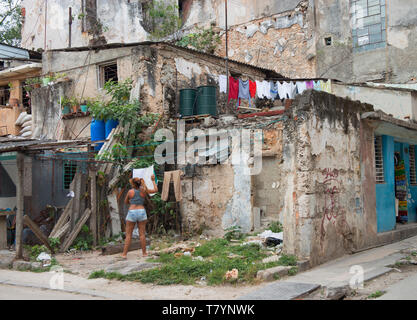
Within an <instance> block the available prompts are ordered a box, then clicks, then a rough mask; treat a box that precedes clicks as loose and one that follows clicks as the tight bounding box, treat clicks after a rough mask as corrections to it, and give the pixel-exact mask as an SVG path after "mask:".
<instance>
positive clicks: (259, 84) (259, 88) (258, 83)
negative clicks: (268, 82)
mask: <svg viewBox="0 0 417 320" xmlns="http://www.w3.org/2000/svg"><path fill="white" fill-rule="evenodd" d="M255 83H256V95H257V96H258V98H259V99H263V98H264V97H265V96H264V91H263V87H262V81H258V80H256V81H255Z"/></svg>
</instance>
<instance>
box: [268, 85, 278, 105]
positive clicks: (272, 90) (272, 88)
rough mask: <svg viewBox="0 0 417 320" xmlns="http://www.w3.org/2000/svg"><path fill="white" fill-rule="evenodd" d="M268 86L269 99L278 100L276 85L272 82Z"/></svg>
mask: <svg viewBox="0 0 417 320" xmlns="http://www.w3.org/2000/svg"><path fill="white" fill-rule="evenodd" d="M269 86H270V93H271V99H272V100H275V99H279V95H278V86H277V84H276V83H275V82H274V81H271V82H270V84H269Z"/></svg>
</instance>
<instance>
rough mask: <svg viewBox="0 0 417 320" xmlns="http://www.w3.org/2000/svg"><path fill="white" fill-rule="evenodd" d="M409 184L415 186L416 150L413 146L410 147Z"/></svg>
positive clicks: (416, 177)
mask: <svg viewBox="0 0 417 320" xmlns="http://www.w3.org/2000/svg"><path fill="white" fill-rule="evenodd" d="M409 150H410V152H409V153H410V184H411V185H412V186H417V176H416V150H415V146H410V148H409Z"/></svg>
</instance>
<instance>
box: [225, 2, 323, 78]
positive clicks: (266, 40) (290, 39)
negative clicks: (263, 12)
mask: <svg viewBox="0 0 417 320" xmlns="http://www.w3.org/2000/svg"><path fill="white" fill-rule="evenodd" d="M298 2H300V1H298ZM298 2H297V4H298ZM302 4H303V6H299V7H297V9H296V10H294V8H295V7H293V8H292V9H291V11H289V12H285V13H278V14H272V15H267V17H264V18H259V19H257V20H252V21H250V22H248V23H242V22H241V23H240V24H239V25H235V26H233V25H232V26H231V27H230V30H229V33H228V37H229V40H228V43H229V51H228V52H229V57H230V58H231V59H234V60H238V61H241V62H245V63H249V64H252V65H255V66H260V67H263V68H267V69H271V70H275V71H276V72H278V73H281V74H283V75H284V76H287V77H291V78H314V77H315V76H316V62H315V59H314V57H315V55H316V51H315V43H314V39H313V33H312V28H313V25H312V18H311V17H312V10H311V7H308V4H307V2H305V1H304V2H302ZM225 42H226V36H225V34H224V33H223V35H222V37H221V44H220V45H219V46H218V50H217V53H218V54H219V55H222V56H224V55H225V54H226V52H225Z"/></svg>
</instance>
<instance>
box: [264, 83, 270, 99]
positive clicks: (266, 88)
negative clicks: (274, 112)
mask: <svg viewBox="0 0 417 320" xmlns="http://www.w3.org/2000/svg"><path fill="white" fill-rule="evenodd" d="M262 90H263V93H264V97H265V98H267V99H271V85H270V84H269V81H266V80H264V81H262Z"/></svg>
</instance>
